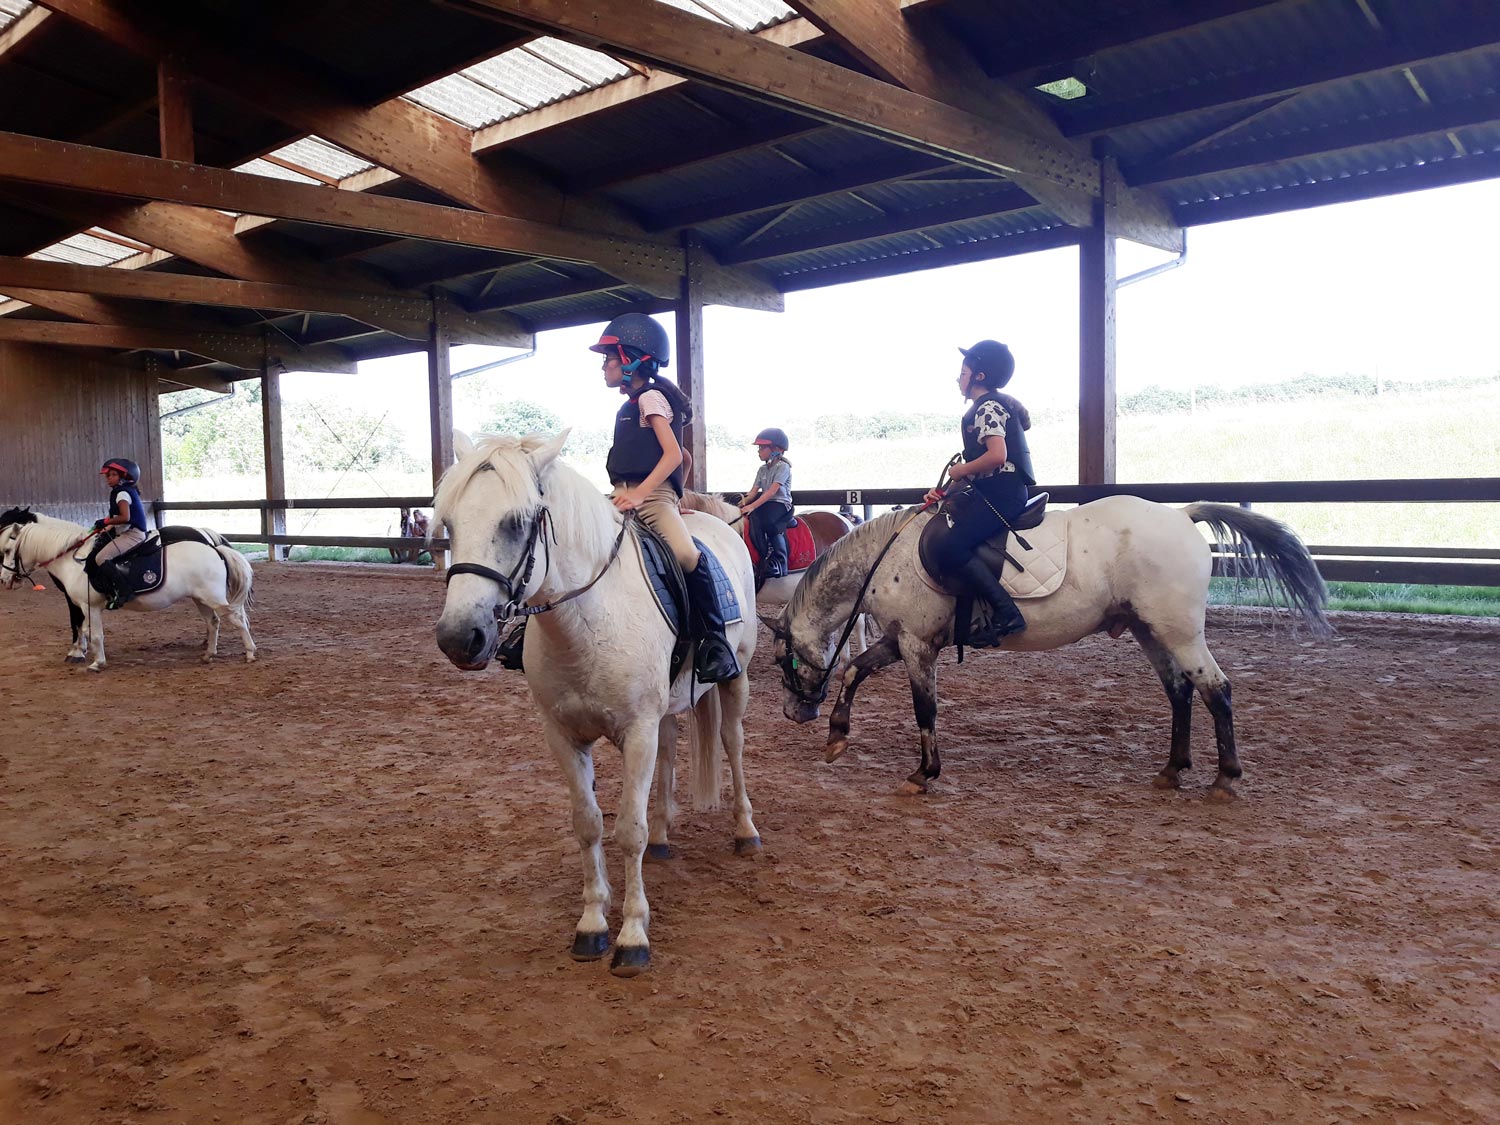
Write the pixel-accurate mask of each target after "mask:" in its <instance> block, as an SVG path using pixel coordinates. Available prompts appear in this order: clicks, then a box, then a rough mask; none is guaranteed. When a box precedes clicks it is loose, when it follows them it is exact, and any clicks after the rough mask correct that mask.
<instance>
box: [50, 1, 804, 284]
mask: <svg viewBox="0 0 1500 1125" xmlns="http://www.w3.org/2000/svg"><path fill="white" fill-rule="evenodd" d="M45 4H46V6H47V7H49V8H51V9H53V10H54V11H56V12H57V13H58V14H59V15H63V16H66V17H68V18H69V19H72V20H75V21H77V22H79V23H82V24H83V25H85V26H87V27H89V28H90V29H91V30H93V31H94V32H95V33H97V34H99V35H101V36H103V37H104V38H106V39H108V40H109V41H111V42H113V43H115V44H116V45H118V46H121V47H124V48H125V49H127V50H130V51H134V52H135V53H137V54H140V55H143V56H145V57H147V58H150V59H160V58H163V57H168V56H170V57H172V58H174V59H177V60H179V61H180V62H181V64H182V65H183V66H184V67H185V68H188V69H189V71H190V73H191V74H192V75H193V77H195V78H196V79H198V80H199V81H202V82H207V83H209V84H211V85H214V86H216V87H218V88H219V89H222V90H224V91H226V92H227V93H230V94H232V95H234V96H236V97H239V98H241V99H243V100H245V101H247V102H249V103H250V104H252V105H255V106H256V107H258V108H260V109H262V110H264V111H265V112H267V113H270V114H273V115H274V116H276V117H278V118H280V119H281V120H283V121H285V122H287V123H288V124H290V125H293V126H295V127H297V128H299V129H304V130H306V131H307V132H308V133H315V134H317V135H318V136H320V137H325V138H327V139H328V140H330V141H332V142H333V143H335V144H337V145H341V146H342V147H344V148H346V149H348V150H349V151H350V152H353V153H355V154H357V155H359V156H362V157H364V158H365V159H366V160H370V161H372V162H373V163H375V164H377V165H380V166H381V167H383V168H387V169H390V170H391V171H393V172H396V173H399V174H400V175H401V176H403V177H405V178H407V179H409V180H411V181H413V182H414V183H419V184H422V185H423V186H425V187H428V188H431V189H432V190H434V191H437V192H439V193H441V194H442V195H445V196H447V197H448V198H449V199H451V200H453V201H454V202H456V203H461V204H463V205H465V206H468V207H473V208H476V209H477V210H480V211H484V212H487V213H489V214H492V215H500V216H506V217H514V218H520V219H529V220H532V221H534V222H539V223H552V224H560V223H564V222H565V221H567V220H568V219H569V218H570V214H571V212H572V211H573V210H574V205H573V204H572V203H571V202H570V201H569V200H568V199H567V197H565V196H564V195H563V194H562V193H561V192H560V191H558V190H557V189H556V188H555V187H553V186H552V185H550V184H548V183H547V182H546V181H545V180H544V179H542V177H540V176H539V175H537V174H536V173H535V172H534V171H532V170H531V169H530V168H529V167H528V166H526V165H524V164H522V163H520V162H518V161H513V160H512V161H506V162H504V164H503V165H497V163H496V162H495V161H494V160H488V161H480V160H478V159H476V158H475V156H474V154H473V151H472V145H473V139H472V134H471V133H470V132H469V130H467V129H465V128H464V127H463V126H462V125H459V124H458V123H456V122H453V121H449V120H448V119H447V118H445V117H442V116H440V115H439V114H436V113H433V112H432V111H431V110H428V109H425V108H423V107H422V106H419V105H417V104H416V103H415V102H410V101H407V100H405V99H403V98H393V99H391V100H390V101H386V102H381V103H379V104H377V105H362V104H359V103H357V102H354V101H351V100H350V99H349V98H348V97H347V96H346V95H345V94H344V93H343V91H341V90H339V89H337V88H335V87H333V86H332V85H330V84H327V83H325V82H323V81H321V80H320V79H318V78H317V77H316V76H315V75H313V74H310V73H309V72H307V71H305V70H301V69H297V68H294V67H291V66H289V65H287V64H286V63H283V62H280V61H278V58H277V56H276V53H275V52H264V51H263V52H260V53H258V54H257V57H256V60H255V65H254V66H245V65H244V51H243V48H240V49H236V47H235V45H232V44H224V43H219V42H216V41H214V40H213V39H212V38H211V37H209V36H205V35H203V34H201V33H199V32H197V31H195V30H194V29H192V28H190V27H184V26H183V25H182V23H181V21H180V20H178V19H175V18H174V14H175V12H176V10H175V9H174V10H173V11H172V12H166V13H160V12H157V11H155V10H154V9H152V8H150V7H149V6H148V7H146V8H141V7H132V8H130V9H128V10H127V9H125V8H124V7H123V6H122V5H120V4H118V3H114V2H112V0H45ZM591 217H592V218H594V219H599V218H600V217H599V216H597V215H595V216H591ZM603 221H604V222H605V223H606V225H611V226H618V227H620V228H621V230H622V236H621V237H622V238H623V239H626V240H629V239H635V240H636V241H640V238H639V233H640V232H639V231H638V230H633V229H629V228H628V226H627V224H625V222H624V221H623V220H619V219H616V218H614V217H607V218H605V219H604V220H603ZM599 237H600V238H606V237H609V235H608V233H607V232H599ZM661 249H662V250H663V251H664V252H667V253H671V254H675V256H676V258H677V260H678V264H677V265H674V266H673V268H672V269H671V271H670V276H667V274H666V272H665V271H664V270H663V269H662V268H661V267H662V261H663V259H662V258H661V257H659V256H656V255H638V254H632V253H629V252H626V253H616V254H612V255H608V256H607V257H608V260H607V261H606V260H605V259H602V258H601V259H599V260H598V264H599V265H600V266H601V268H603V269H607V270H610V271H611V272H614V273H616V275H617V276H619V277H620V279H621V280H622V281H628V282H630V283H631V284H633V285H636V286H639V287H640V288H643V289H645V290H647V291H648V292H650V293H652V294H654V295H657V296H671V295H673V294H675V293H676V292H677V287H678V280H677V279H678V278H679V277H680V276H681V272H682V271H681V265H680V261H681V249H680V247H675V246H663V247H661ZM757 280H758V279H756V278H754V277H753V276H751V275H744V274H741V275H733V276H732V275H731V274H730V272H729V271H726V270H724V269H723V268H722V267H718V268H716V269H715V270H714V271H713V274H712V277H710V278H709V279H708V280H707V282H706V284H707V285H708V286H709V290H708V292H709V294H710V296H709V298H708V299H709V300H712V301H718V302H721V303H728V304H735V303H740V304H742V307H747V308H758V309H779V308H780V307H781V296H780V294H779V293H777V292H775V291H774V290H773V289H772V288H771V287H770V286H768V285H765V284H764V283H759V284H758V283H757Z"/></svg>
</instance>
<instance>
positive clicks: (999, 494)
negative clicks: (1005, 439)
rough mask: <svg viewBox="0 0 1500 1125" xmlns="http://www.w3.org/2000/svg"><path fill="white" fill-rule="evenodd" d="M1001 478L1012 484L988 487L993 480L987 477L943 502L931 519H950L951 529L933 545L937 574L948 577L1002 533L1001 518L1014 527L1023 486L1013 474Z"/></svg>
mask: <svg viewBox="0 0 1500 1125" xmlns="http://www.w3.org/2000/svg"><path fill="white" fill-rule="evenodd" d="M1005 476H1007V477H1011V478H1012V480H1009V481H1001V482H999V483H992V482H994V481H995V480H996V478H994V477H987V478H986V479H985V481H984V483H983V484H982V485H973V486H970V487H967V488H964V489H963V490H962V491H960V492H959V493H958V495H957V496H955V497H954V498H952V499H951V500H947V501H945V502H944V504H943V508H942V510H941V511H940V512H939V513H938V514H937V515H936V516H934V517H933V518H934V519H939V520H946V519H948V518H950V517H951V519H952V521H953V526H952V527H950V528H948V529H947V530H946V531H944V532H943V533H942V534H941V537H940V538H939V539H938V541H937V542H936V543H935V544H934V545H933V551H934V555H935V558H934V560H933V561H934V562H936V563H937V565H938V567H939V568H940V569H941V570H943V571H945V572H949V573H951V572H953V571H956V570H958V569H959V567H961V566H963V565H964V563H966V562H968V561H969V560H970V559H971V558H973V557H974V552H975V551H976V550H977V549H978V548H979V545H980V544H981V543H983V542H984V541H985V540H986V539H992V538H994V537H995V536H996V535H999V534H1000V533H1001V532H1002V531H1004V530H1005V523H1004V521H1002V520H1001V518H1000V517H1001V516H1004V517H1005V519H1006V520H1009V521H1010V522H1011V523H1014V522H1015V520H1016V517H1017V516H1019V515H1020V514H1021V509H1022V508H1024V507H1026V499H1027V491H1026V485H1025V484H1023V483H1022V482H1021V479H1020V478H1019V477H1016V476H1015V474H1013V473H1006V474H1005Z"/></svg>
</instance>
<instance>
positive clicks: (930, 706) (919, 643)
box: [897, 632, 943, 794]
mask: <svg viewBox="0 0 1500 1125" xmlns="http://www.w3.org/2000/svg"><path fill="white" fill-rule="evenodd" d="M897 643H898V644H899V645H900V648H901V658H902V659H903V660H904V661H906V674H907V678H908V679H910V680H911V703H912V708H913V709H914V710H915V711H916V713H917V730H918V731H919V732H920V734H921V738H922V764H921V765H920V766H918V767H917V768H916V769H915V770H914V771H913V772H912V773H911V775H910V776H909V777H908V778H907V779H906V781H905V782H903V783H902V785H901V792H902V793H908V794H911V793H925V792H927V786H928V783H929V782H932V781H935V780H936V779H937V776H938V774H940V773H942V772H943V759H942V757H941V756H940V755H939V754H938V744H937V654H938V650H937V649H936V648H934V647H933V646H932V645H930V644H928V643H927V642H926V641H923V640H920V639H918V638H916V637H914V636H912V635H911V634H910V633H904V632H903V633H902V634H901V635H900V637H899V639H898V641H897Z"/></svg>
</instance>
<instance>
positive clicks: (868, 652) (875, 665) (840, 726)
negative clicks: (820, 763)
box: [823, 633, 901, 762]
mask: <svg viewBox="0 0 1500 1125" xmlns="http://www.w3.org/2000/svg"><path fill="white" fill-rule="evenodd" d="M900 657H901V650H900V649H898V648H897V647H896V638H895V635H894V634H889V633H888V634H886V635H885V636H883V637H881V638H880V640H879V641H877V642H876V643H875V644H874V645H872V646H871V647H870V648H867V649H865V650H864V652H862V653H860V654H859V655H858V656H856V657H855V658H854V659H853V660H851V661H849V663H848V664H847V665H846V666H845V668H844V684H843V690H842V691H841V692H839V698H838V701H837V702H836V703H835V704H834V707H833V713H832V714H831V715H829V716H828V749H827V750H825V751H824V753H823V758H824V760H825V761H829V762H832V761H834V760H836V759H837V758H838V757H839V756H840V755H841V754H843V752H844V751H845V750H847V749H849V715H850V712H851V711H852V710H853V708H854V693H855V692H856V691H857V690H858V689H859V685H860V684H862V683H864V682H865V679H866V678H867V677H869V676H872V675H874V674H875V673H876V672H878V671H880V669H882V668H884V667H885V666H886V665H888V664H894V663H895V662H896V661H897V660H898V659H900Z"/></svg>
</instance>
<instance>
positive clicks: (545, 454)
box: [528, 426, 573, 473]
mask: <svg viewBox="0 0 1500 1125" xmlns="http://www.w3.org/2000/svg"><path fill="white" fill-rule="evenodd" d="M572 432H573V429H572V427H571V426H570V427H568V428H567V429H566V430H564V431H563V432H562V433H560V434H557V435H555V436H553V437H549V438H546V439H544V440H543V441H542V442H541V444H540V445H537V446H536V447H535V448H533V449H531V450H530V453H531V460H532V463H533V464H535V465H536V471H537V472H539V473H540V472H541V471H542V470H544V469H545V468H546V467H547V466H548V465H550V464H552V462H554V461H556V460H557V455H558V454H559V453H561V452H562V450H563V446H565V445H567V444H568V435H569V434H571V433H572ZM528 444H529V442H528Z"/></svg>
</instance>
